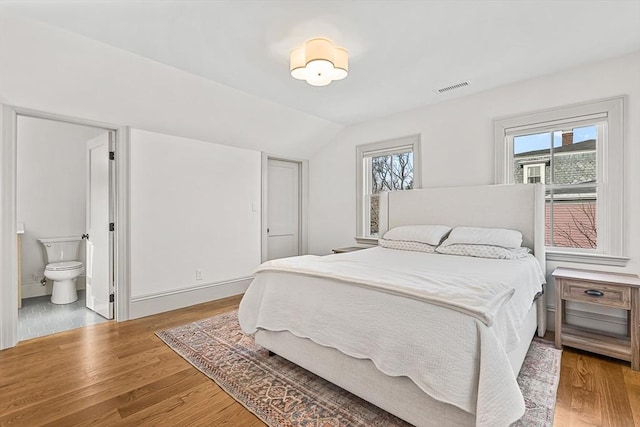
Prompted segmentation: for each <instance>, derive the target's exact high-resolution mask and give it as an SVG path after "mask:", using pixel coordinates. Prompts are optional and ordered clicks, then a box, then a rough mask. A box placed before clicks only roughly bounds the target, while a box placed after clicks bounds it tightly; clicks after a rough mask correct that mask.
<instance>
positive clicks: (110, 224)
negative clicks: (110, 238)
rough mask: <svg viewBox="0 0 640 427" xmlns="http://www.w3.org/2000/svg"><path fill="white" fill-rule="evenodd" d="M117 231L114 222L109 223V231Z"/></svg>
mask: <svg viewBox="0 0 640 427" xmlns="http://www.w3.org/2000/svg"><path fill="white" fill-rule="evenodd" d="M115 229H116V225H115V224H114V223H112V222H110V223H109V231H113V230H115Z"/></svg>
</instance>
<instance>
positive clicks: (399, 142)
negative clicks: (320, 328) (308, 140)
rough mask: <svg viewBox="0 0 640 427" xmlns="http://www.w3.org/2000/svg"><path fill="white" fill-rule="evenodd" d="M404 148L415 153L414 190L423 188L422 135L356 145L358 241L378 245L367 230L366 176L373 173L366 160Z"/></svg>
mask: <svg viewBox="0 0 640 427" xmlns="http://www.w3.org/2000/svg"><path fill="white" fill-rule="evenodd" d="M402 147H411V151H412V152H413V188H421V186H422V166H421V164H422V154H421V140H420V134H415V135H408V136H403V137H399V138H393V139H387V140H383V141H377V142H372V143H367V144H361V145H356V241H357V242H358V243H365V244H377V242H378V237H377V236H369V235H368V233H367V232H366V230H365V226H366V225H367V221H366V220H367V219H368V218H369V213H368V212H365V209H364V207H365V203H364V198H365V196H366V195H365V185H366V184H367V183H368V182H369V181H370V177H368V176H366V174H367V173H369V174H370V173H371V171H370V170H369V168H365V167H364V159H365V158H366V157H371V156H370V154H371V153H372V152H379V154H380V155H385V154H387V152H389V154H393V152H394V151H397V150H398V149H399V148H402Z"/></svg>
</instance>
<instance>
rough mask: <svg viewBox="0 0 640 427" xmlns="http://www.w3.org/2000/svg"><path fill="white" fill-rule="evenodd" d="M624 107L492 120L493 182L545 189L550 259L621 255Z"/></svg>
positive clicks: (603, 105)
mask: <svg viewBox="0 0 640 427" xmlns="http://www.w3.org/2000/svg"><path fill="white" fill-rule="evenodd" d="M622 104H623V99H622V98H617V99H613V100H607V101H601V102H594V103H590V104H583V105H579V106H572V107H566V108H562V109H558V110H555V111H545V112H542V113H534V114H529V115H526V116H521V117H514V118H509V119H503V120H497V121H496V155H497V158H496V182H498V183H524V184H535V183H543V184H545V186H546V187H545V189H546V193H545V202H546V203H545V243H546V246H547V248H548V251H549V252H550V253H553V252H554V251H556V252H574V253H580V254H585V255H587V256H588V255H589V254H592V255H610V256H621V255H622V248H623V241H622V238H623V233H622V200H623V193H622V183H623V174H622V165H623V157H622V154H623V153H622V129H623V128H622Z"/></svg>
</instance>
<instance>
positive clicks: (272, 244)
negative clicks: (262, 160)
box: [267, 159, 300, 259]
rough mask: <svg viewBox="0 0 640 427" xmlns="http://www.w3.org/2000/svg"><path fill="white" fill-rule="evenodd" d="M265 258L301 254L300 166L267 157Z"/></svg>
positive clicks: (295, 163)
mask: <svg viewBox="0 0 640 427" xmlns="http://www.w3.org/2000/svg"><path fill="white" fill-rule="evenodd" d="M267 168H268V171H267V259H275V258H284V257H290V256H295V255H300V230H299V228H300V226H299V221H300V218H299V216H300V194H299V191H300V165H299V164H298V163H297V162H287V161H282V160H274V159H268V165H267Z"/></svg>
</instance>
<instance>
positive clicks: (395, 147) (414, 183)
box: [356, 135, 420, 239]
mask: <svg viewBox="0 0 640 427" xmlns="http://www.w3.org/2000/svg"><path fill="white" fill-rule="evenodd" d="M356 162H357V164H356V187H357V203H356V205H357V221H356V223H357V236H358V237H359V238H364V239H376V238H377V237H378V229H379V228H378V227H379V223H378V214H379V200H380V193H381V192H383V191H397V190H410V189H412V188H418V187H420V137H419V136H418V135H414V136H409V137H404V138H398V139H393V140H388V141H381V142H376V143H372V144H364V145H359V146H357V147H356Z"/></svg>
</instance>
